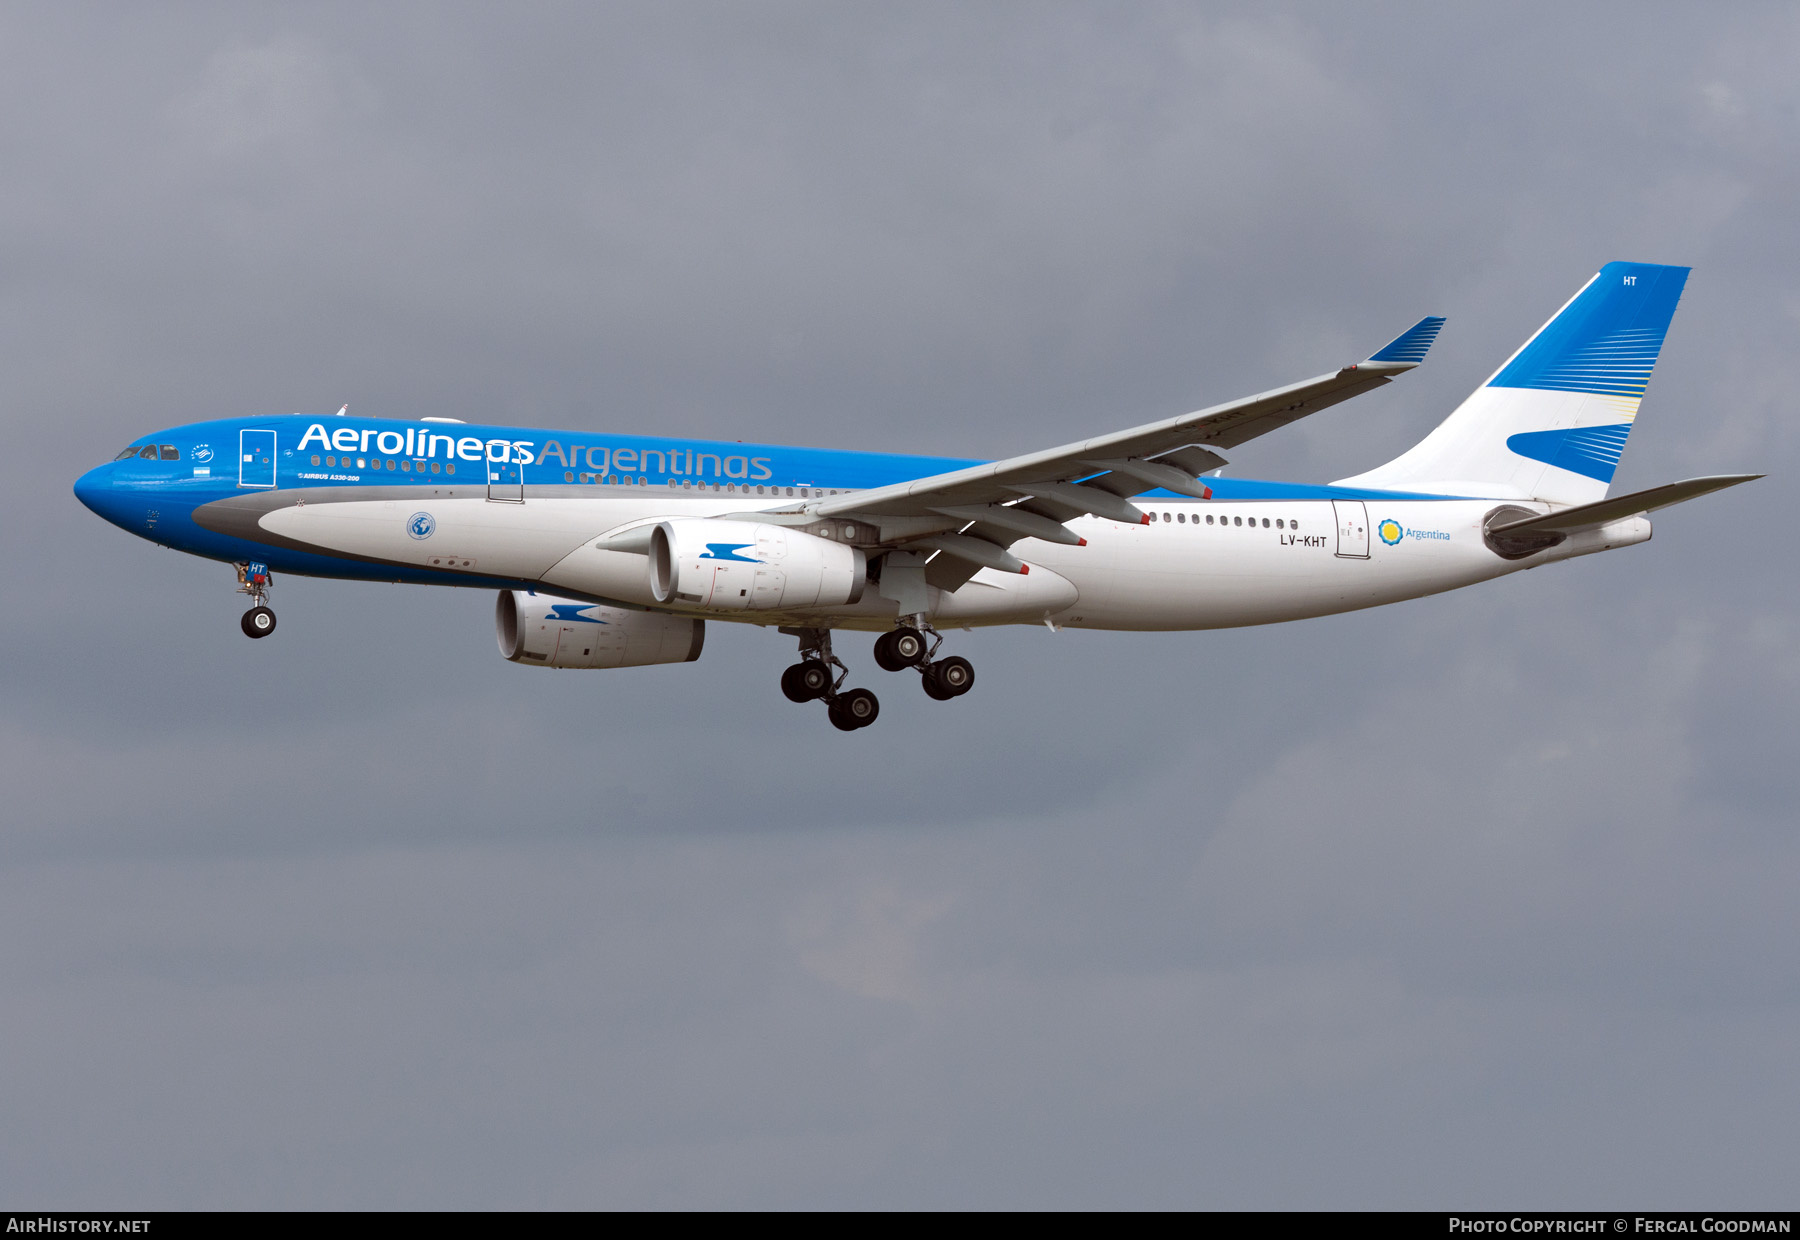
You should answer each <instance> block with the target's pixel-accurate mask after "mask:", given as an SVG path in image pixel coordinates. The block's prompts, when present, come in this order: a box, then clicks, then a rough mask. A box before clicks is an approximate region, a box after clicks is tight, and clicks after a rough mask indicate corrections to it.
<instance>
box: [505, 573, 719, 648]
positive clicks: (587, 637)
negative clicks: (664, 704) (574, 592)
mask: <svg viewBox="0 0 1800 1240" xmlns="http://www.w3.org/2000/svg"><path fill="white" fill-rule="evenodd" d="M494 628H495V630H496V632H497V635H498V636H499V639H500V653H501V654H503V655H505V656H506V657H507V658H509V659H511V660H512V661H513V662H514V663H523V664H525V665H526V666H528V667H530V666H537V667H645V666H648V665H649V664H652V663H691V662H693V661H694V660H695V659H698V658H699V657H700V647H701V646H702V645H704V644H705V641H706V621H704V620H695V619H692V618H690V617H687V616H665V615H663V614H662V613H660V612H654V611H630V610H627V609H626V608H623V607H604V606H602V605H600V604H598V603H583V602H578V601H577V600H575V599H567V598H553V597H551V596H550V595H548V594H532V593H529V592H527V591H525V590H502V591H501V592H500V598H499V601H498V603H497V604H496V606H495V608H494Z"/></svg>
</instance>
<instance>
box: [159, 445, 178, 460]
mask: <svg viewBox="0 0 1800 1240" xmlns="http://www.w3.org/2000/svg"><path fill="white" fill-rule="evenodd" d="M157 451H159V452H161V453H162V459H163V460H165V461H179V460H180V459H181V449H180V448H177V447H176V446H175V445H174V444H172V443H166V444H163V445H161V446H160V447H159V448H158V449H157Z"/></svg>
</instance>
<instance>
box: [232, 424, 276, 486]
mask: <svg viewBox="0 0 1800 1240" xmlns="http://www.w3.org/2000/svg"><path fill="white" fill-rule="evenodd" d="M238 485H239V486H241V487H272V486H274V485H275V432H274V431H239V432H238Z"/></svg>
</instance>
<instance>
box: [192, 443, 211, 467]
mask: <svg viewBox="0 0 1800 1240" xmlns="http://www.w3.org/2000/svg"><path fill="white" fill-rule="evenodd" d="M194 459H195V460H196V461H199V462H200V463H201V464H202V465H204V464H206V462H208V461H210V460H212V448H210V447H209V446H207V445H206V444H203V443H200V444H195V445H194Z"/></svg>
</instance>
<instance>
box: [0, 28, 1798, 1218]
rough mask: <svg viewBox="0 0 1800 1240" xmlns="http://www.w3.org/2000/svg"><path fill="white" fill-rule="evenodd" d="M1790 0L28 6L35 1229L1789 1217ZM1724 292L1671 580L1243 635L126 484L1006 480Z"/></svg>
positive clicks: (17, 913)
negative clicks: (871, 638) (518, 441)
mask: <svg viewBox="0 0 1800 1240" xmlns="http://www.w3.org/2000/svg"><path fill="white" fill-rule="evenodd" d="M1796 63H1800V17H1797V16H1796V13H1795V10H1794V9H1793V7H1792V6H1790V5H1775V4H1771V5H1753V4H1744V5H1733V6H1728V7H1726V8H1719V7H1704V8H1703V7H1701V6H1686V5H1671V6H1649V5H1644V4H1632V5H1610V6H1609V5H1570V4H1562V3H1559V4H1553V5H1542V6H1538V7H1535V8H1534V7H1530V6H1521V5H1509V6H1491V7H1489V8H1486V9H1477V8H1475V7H1473V6H1461V5H1451V6H1405V7H1382V6H1316V7H1314V6H1302V7H1291V8H1282V7H1278V6H1270V5H1262V4H1259V5H1254V6H1249V7H1245V8H1241V9H1233V8H1231V7H1227V6H1198V5H1120V4H1107V5H1099V4H1093V5H1052V4H1047V3H1031V4H1023V3H1018V4H999V3H996V4H987V5H979V6H973V5H966V4H945V5H932V4H923V3H911V4H905V5H898V4H883V5H852V4H842V3H839V4H820V5H780V4H754V5H752V4H735V3H734V4H717V5H671V4H666V3H658V4H646V5H641V6H626V5H593V4H570V5H551V6H543V5H540V6H536V7H528V6H521V5H507V6H493V5H476V6H466V7H456V6H451V5H444V4H432V5H421V6H417V7H409V6H400V5H386V6H369V5H365V4H352V5H341V6H333V5H325V4H308V5H302V6H293V7H260V6H254V5H246V4H228V5H220V6H201V5H189V6H173V5H160V6H123V5H110V6H100V7H91V8H81V7H77V6H73V5H67V4H54V5H52V4H44V5H35V6H33V5H8V6H5V7H3V8H0V169H3V170H4V171H0V380H3V386H4V392H5V396H4V400H3V402H0V419H3V421H0V425H3V426H4V429H5V435H6V442H7V445H8V449H9V459H11V461H12V462H13V464H12V466H11V468H10V471H9V472H10V479H11V481H10V483H9V485H7V486H6V487H4V488H0V521H3V522H4V529H5V535H4V539H3V540H0V550H3V553H4V556H5V564H4V568H5V574H6V581H7V583H8V585H7V588H6V600H7V606H6V607H5V608H4V609H0V651H3V653H0V661H3V662H0V666H3V667H4V677H3V680H0V780H3V781H4V783H3V787H4V789H5V796H4V801H3V802H0V804H3V805H4V809H3V810H0V820H3V828H0V994H3V995H4V1000H3V1001H0V1115H4V1116H5V1120H4V1123H0V1200H4V1201H5V1202H7V1203H9V1204H11V1205H13V1206H14V1207H17V1208H25V1207H27V1206H29V1207H30V1208H32V1209H40V1208H71V1207H80V1206H87V1207H101V1206H111V1207H171V1208H180V1207H195V1208H205V1207H305V1206H339V1207H385V1206H399V1207H451V1208H454V1207H577V1208H579V1207H611V1206H1092V1207H1105V1206H1165V1207H1271V1206H1290V1207H1312V1208H1319V1207H1334V1206H1347V1207H1358V1206H1361V1207H1382V1206H1388V1207H1437V1208H1449V1207H1453V1206H1454V1207H1477V1206H1488V1207H1495V1208H1504V1207H1519V1206H1528V1205H1529V1206H1541V1207H1565V1208H1576V1207H1602V1208H1639V1209H1647V1208H1656V1207H1665V1208H1673V1207H1690V1208H1701V1207H1704V1208H1710V1209H1718V1208H1722V1207H1732V1206H1737V1207H1756V1206H1762V1207H1771V1206H1781V1205H1785V1206H1787V1207H1790V1208H1791V1207H1792V1206H1793V1205H1794V1187H1793V1185H1794V1168H1795V1166H1796V1165H1800V1138H1797V1137H1796V1135H1795V1126H1794V1116H1795V1114H1796V1113H1797V1112H1800V1056H1796V1054H1795V1030H1796V1029H1797V1028H1800V912H1796V908H1795V892H1796V889H1797V886H1800V841H1797V838H1796V818H1797V817H1800V815H1796V812H1795V807H1796V804H1797V802H1800V762H1797V761H1796V755H1795V737H1796V735H1800V718H1797V714H1800V711H1797V708H1796V701H1797V700H1800V699H1797V695H1800V653H1797V651H1800V644H1797V639H1800V631H1797V630H1800V609H1797V607H1796V604H1797V603H1800V588H1797V586H1796V573H1795V569H1796V563H1797V561H1800V557H1797V556H1796V553H1795V550H1794V548H1793V546H1792V541H1793V540H1792V537H1791V534H1790V533H1789V532H1788V530H1787V518H1788V516H1789V515H1790V514H1789V513H1788V512H1787V510H1786V506H1785V504H1783V503H1782V502H1781V500H1780V496H1781V495H1783V494H1785V493H1786V486H1787V483H1786V481H1785V480H1786V478H1788V477H1791V476H1792V473H1793V469H1794V467H1795V465H1796V463H1797V461H1800V436H1797V435H1796V430H1795V427H1796V420H1795V417H1794V413H1793V406H1794V401H1793V397H1792V390H1793V388H1794V377H1793V369H1794V366H1795V364H1796V356H1797V352H1796V343H1797V336H1800V331H1797V329H1800V294H1797V293H1796V291H1795V276H1796V270H1797V266H1800V231H1797V228H1800V226H1797V225H1796V221H1797V220H1800V75H1796V73H1795V72H1794V66H1795V64H1796ZM1611 259H1628V260H1633V261H1641V262H1656V263H1680V264H1690V265H1692V266H1693V267H1694V273H1693V275H1692V277H1691V278H1690V280H1689V282H1688V286H1687V292H1686V295H1685V297H1684V299H1683V301H1682V305H1681V309H1680V311H1679V312H1678V314H1677V315H1676V318H1675V322H1674V325H1673V328H1672V330H1671V332H1670V335H1669V337H1668V342H1667V345H1666V347H1665V349H1664V351H1663V354H1662V360H1661V362H1660V364H1659V366H1658V368H1657V373H1656V377H1655V379H1654V381H1653V382H1652V384H1651V387H1650V391H1649V394H1648V398H1647V399H1646V401H1645V402H1644V406H1643V410H1642V413H1641V415H1640V417H1639V419H1638V429H1637V434H1636V435H1634V436H1633V437H1632V442H1631V444H1630V447H1629V449H1628V450H1627V452H1626V454H1625V458H1624V463H1623V466H1622V468H1621V470H1620V473H1619V476H1618V479H1617V484H1618V486H1617V489H1618V490H1621V491H1623V490H1635V489H1640V488H1642V487H1647V486H1652V485H1656V484H1658V483H1662V482H1666V481H1670V480H1673V479H1676V478H1681V477H1688V476H1693V475H1697V474H1709V473H1726V472H1738V471H1743V472H1766V473H1768V474H1770V475H1772V477H1770V478H1769V479H1768V480H1766V481H1764V482H1760V483H1756V484H1753V485H1751V486H1747V487H1743V488H1739V489H1737V490H1733V491H1731V492H1728V493H1725V494H1722V495H1717V496H1712V497H1709V498H1705V499H1702V500H1699V501H1696V502H1694V503H1692V504H1690V505H1686V506H1682V507H1680V508H1676V509H1673V510H1670V511H1667V512H1664V513H1662V514H1659V515H1658V516H1657V517H1656V518H1655V524H1656V537H1655V539H1654V541H1652V542H1651V543H1649V544H1648V545H1645V546H1640V547H1636V548H1633V549H1630V550H1624V551H1619V552H1614V553H1611V554H1607V555H1604V556H1598V557H1593V558H1588V559H1582V560H1577V561H1575V562H1572V563H1569V564H1563V565H1558V566H1553V567H1550V568H1546V569H1544V570H1543V571H1541V572H1532V573H1529V574H1524V575H1521V576H1519V577H1516V578H1512V579H1508V580H1503V581H1499V582H1495V583H1490V584H1487V585H1483V586H1477V587H1474V588H1472V589H1469V590H1465V591H1461V592H1458V593H1455V594H1451V595H1448V596H1444V597H1439V598H1434V599H1427V600H1422V601H1418V602H1413V603H1406V604H1401V605H1399V606H1394V607H1388V608H1383V609H1379V610H1377V611H1373V612H1367V613H1362V614H1358V615H1352V616H1341V617H1335V618H1326V619H1320V620H1312V621H1306V622H1303V623H1298V624H1289V625H1282V626H1277V627H1273V628H1267V629H1258V630H1244V631H1235V632H1218V633H1193V634H1158V635H1130V634H1103V633H1074V632H1065V633H1061V634H1052V633H1050V632H1048V631H1046V630H1045V629H1042V628H1037V629H1030V628H1021V629H1011V630H993V631H986V632H980V633H975V634H970V635H961V634H958V635H956V636H955V637H954V638H953V640H952V646H953V648H954V650H955V651H956V652H958V653H962V654H965V655H967V656H968V657H969V658H971V659H972V660H973V661H974V662H975V665H976V667H977V669H978V672H979V681H978V684H977V685H976V688H975V689H974V691H973V692H972V693H971V694H969V695H968V696H967V697H965V698H962V699H959V700H958V701H956V702H954V703H935V702H932V701H930V700H928V699H926V698H925V697H924V695H923V694H921V693H919V692H918V691H917V690H916V688H913V687H912V686H911V685H910V684H907V683H905V682H903V681H902V680H901V679H900V678H898V677H887V676H886V675H885V674H884V673H881V672H879V671H877V670H875V668H874V665H873V661H872V659H871V658H870V657H869V654H868V651H867V648H866V645H865V644H864V643H865V639H863V638H860V637H858V638H853V639H850V640H847V641H845V642H843V643H842V644H841V646H840V650H841V651H842V653H844V654H845V656H846V658H847V660H848V661H850V662H851V663H852V666H853V668H854V669H855V670H856V673H857V675H856V681H857V683H863V684H868V685H870V686H871V687H873V688H875V689H876V690H878V691H879V692H880V693H881V694H882V700H883V710H882V717H881V721H880V723H879V724H878V725H877V726H876V727H874V728H871V729H869V730H867V731H863V732H858V733H856V734H854V735H849V736H846V735H843V734H840V733H838V732H836V731H835V730H834V729H832V728H830V727H829V726H828V724H827V723H826V720H825V718H824V712H823V711H822V710H819V709H817V708H816V707H811V708H808V707H799V706H795V705H792V704H791V703H789V702H787V701H786V700H785V699H784V698H783V697H782V696H781V695H780V692H779V690H778V688H777V685H776V680H777V676H778V674H779V673H780V671H781V669H782V668H783V667H784V666H786V665H787V664H788V663H789V662H791V660H792V653H793V651H792V642H791V639H787V638H780V637H777V636H776V635H775V634H774V633H772V632H763V631H761V630H756V629H742V630H740V629H737V628H735V627H733V626H726V625H717V624H715V625H711V626H710V627H709V632H708V639H707V646H706V652H705V657H704V658H703V659H701V660H700V661H699V662H698V663H696V664H692V665H682V666H678V667H665V668H643V669H630V670H624V671H616V672H563V673H554V672H547V671H544V670H541V669H525V668H520V667H517V666H514V665H512V664H509V663H506V662H504V661H503V660H502V659H501V658H500V657H499V656H498V654H497V653H496V651H495V645H494V638H493V628H492V618H491V617H492V610H493V600H492V596H491V595H489V594H484V593H480V592H473V591H470V592H458V591H447V590H438V589H429V588H422V587H401V586H384V585H363V584H351V583H335V582H325V581H312V580H306V579H300V578H292V579H289V578H283V579H281V580H280V581H279V582H278V584H277V589H276V591H275V594H274V596H273V599H272V601H273V604H274V606H275V608H276V610H277V611H278V612H279V614H280V616H281V629H280V632H279V633H278V634H277V635H276V636H275V637H273V638H272V639H270V640H268V641H263V642H255V643H252V642H249V641H246V640H245V639H244V638H243V636H242V635H241V634H240V633H239V631H238V628H237V617H238V615H239V613H240V612H241V610H242V608H243V601H242V599H241V598H240V597H239V596H238V595H236V594H235V593H233V591H232V584H233V583H232V578H231V572H230V569H229V568H228V567H226V566H222V565H217V564H213V563H211V562H208V561H202V560H198V559H193V558H190V557H186V556H181V555H179V554H177V553H174V552H170V551H165V550H160V549H157V548H155V547H154V546H152V545H151V544H149V543H146V542H143V541H140V540H137V539H134V538H132V537H130V536H128V535H127V534H125V533H124V532H123V531H120V530H118V529H115V528H113V527H111V526H109V525H107V524H105V523H104V522H102V521H100V520H98V519H97V518H95V517H94V516H92V515H91V514H90V513H88V512H87V511H86V510H85V509H83V508H82V507H81V506H80V505H79V504H78V503H77V502H76V501H75V499H74V498H73V496H72V494H71V493H70V490H69V487H70V484H71V483H72V482H73V480H74V479H75V477H76V476H77V475H78V474H80V473H81V472H83V471H84V470H86V469H88V468H89V467H91V466H93V465H95V464H97V463H99V462H101V461H103V460H106V459H108V458H110V457H111V456H112V454H113V453H114V452H116V450H117V449H118V448H119V446H121V445H122V444H124V443H126V442H128V441H129V440H130V439H132V438H133V437H136V436H138V435H142V434H147V433H149V432H151V431H153V430H156V429H159V428H162V427H166V426H170V425H174V424H179V423H182V422H188V421H194V420H199V419H203V418H214V417H228V416H236V415H240V414H251V413H270V412H289V411H295V410H305V411H315V412H320V413H324V412H329V411H332V410H335V409H336V408H337V407H338V406H339V405H340V404H343V403H344V402H346V401H348V402H349V403H350V406H351V408H352V410H354V411H355V412H358V413H363V414H371V415H378V416H391V417H397V418H411V417H417V416H422V415H437V416H450V417H460V418H465V419H482V420H493V421H509V422H515V423H518V424H521V425H535V426H550V427H559V428H566V429H573V430H583V431H596V432H598V431H608V432H637V433H654V434H676V435H694V436H706V437H717V438H723V439H737V438H744V439H760V440H765V441H776V442H793V443H804V444H815V445H820V446H825V447H841V448H864V449H884V450H895V451H919V452H927V453H934V454H943V455H952V456H983V455H1001V454H1012V453H1017V452H1021V451H1027V450H1030V449H1035V448H1042V447H1048V446H1051V445H1054V444H1057V443H1060V442H1064V441H1067V440H1070V439H1073V438H1077V437H1082V436H1086V435H1089V434H1093V433H1097V432H1100V431H1104V430H1109V429H1114V428H1120V427H1125V426H1130V425H1133V424H1136V423H1140V422H1144V421H1148V420H1151V419H1154V418H1161V417H1166V416H1169V415H1172V414H1175V413H1179V412H1184V411H1186V410H1189V409H1193V408H1198V407H1201V406H1203V405H1206V404H1210V403H1214V402H1216V401H1221V400H1226V399H1230V398H1233V397H1236V396H1241V395H1245V394H1247V393H1250V392H1254V391H1259V390H1262V389H1264V388H1267V387H1271V386H1275V385H1276V384H1279V383H1283V382H1288V381H1292V380H1296V379H1300V378H1303V377H1306V376H1309V375H1313V374H1317V373H1319V372H1321V371H1323V370H1329V369H1331V368H1333V367H1336V366H1338V365H1341V364H1344V363H1346V362H1349V361H1352V360H1354V359H1356V358H1360V357H1363V356H1366V355H1367V353H1368V352H1369V351H1370V350H1371V349H1373V348H1375V347H1377V346H1379V345H1380V344H1381V343H1383V342H1384V341H1386V340H1387V339H1389V338H1390V337H1391V336H1393V335H1394V334H1395V333H1396V332H1398V331H1399V330H1401V329H1402V328H1404V327H1406V326H1407V325H1409V324H1411V323H1412V322H1414V321H1416V320H1417V319H1418V318H1419V317H1420V316H1421V315H1424V314H1445V315H1448V316H1449V323H1448V325H1447V327H1446V328H1445V330H1444V334H1443V336H1442V337H1441V339H1440V341H1439V344H1438V346H1437V348H1436V349H1435V350H1434V352H1433V354H1432V357H1431V359H1430V360H1429V361H1428V362H1427V364H1426V365H1425V366H1424V367H1423V368H1422V369H1421V370H1420V371H1418V372H1415V373H1413V374H1410V375H1408V376H1406V377H1405V378H1404V379H1402V380H1401V381H1400V382H1398V383H1396V384H1395V385H1393V386H1391V387H1389V388H1386V389H1383V390H1382V391H1380V392H1378V393H1375V394H1372V395H1369V396H1365V397H1361V398H1359V399H1357V400H1355V401H1352V402H1350V403H1348V404H1346V405H1341V406H1338V407H1337V408H1334V409H1332V410H1329V411H1327V412H1326V413H1323V414H1320V415H1318V416H1317V417H1314V418H1310V419H1307V420H1306V421H1304V422H1302V423H1300V424H1297V425H1295V426H1293V427H1291V428H1289V429H1287V430H1285V431H1282V432H1280V433H1278V434H1276V435H1272V436H1269V437H1268V438H1266V439H1262V440H1258V441H1255V442H1254V443H1252V444H1249V445H1246V446H1245V447H1243V448H1241V449H1239V450H1237V451H1236V452H1234V453H1233V454H1231V455H1232V466H1231V472H1233V473H1235V474H1238V475H1246V476H1268V477H1280V478H1292V479H1297V480H1302V481H1313V482H1320V481H1328V480H1330V479H1332V478H1335V477H1340V476H1344V475H1347V474H1350V473H1354V472H1357V471H1360V470H1362V469H1365V468H1368V467H1370V466H1373V465H1375V464H1378V463H1380V462H1381V461H1384V460H1386V459H1388V458H1389V457H1391V456H1393V455H1395V454H1396V453H1398V452H1399V451H1401V450H1402V449H1404V448H1405V447H1406V446H1408V445H1410V444H1411V443H1413V442H1414V441H1416V440H1417V439H1418V438H1420V437H1421V436H1422V435H1423V434H1424V433H1425V432H1426V431H1427V430H1429V429H1430V428H1431V427H1432V426H1433V425H1435V424H1436V422H1437V421H1438V420H1439V419H1440V418H1441V417H1442V416H1443V415H1444V414H1445V413H1446V412H1447V411H1448V410H1449V409H1450V408H1452V407H1453V406H1454V405H1455V404H1456V402H1457V401H1458V400H1460V399H1461V397H1462V396H1463V395H1464V394H1466V393H1467V392H1468V391H1469V390H1470V389H1471V388H1473V387H1474V386H1475V385H1476V384H1478V383H1479V382H1481V381H1482V380H1483V379H1484V378H1485V377H1486V376H1487V375H1488V374H1489V373H1490V372H1491V371H1492V370H1493V369H1494V367H1495V366H1496V365H1498V363H1499V362H1500V361H1502V360H1503V359H1504V358H1505V357H1506V355H1507V354H1508V353H1509V352H1510V351H1511V350H1512V349H1514V348H1515V347H1516V346H1517V345H1518V344H1519V343H1520V342H1521V341H1522V340H1523V339H1524V338H1525V337H1526V336H1527V335H1528V334H1529V333H1530V332H1531V331H1533V330H1534V329H1535V328H1536V327H1537V326H1538V325H1539V324H1540V323H1542V322H1543V321H1544V319H1546V318H1547V317H1548V316H1549V315H1550V314H1551V313H1552V312H1553V311H1554V310H1555V309H1556V307H1557V306H1559V305H1560V304H1561V303H1562V302H1563V301H1564V300H1565V299H1566V298H1567V297H1569V296H1570V294H1572V293H1573V292H1574V291H1575V289H1576V288H1578V287H1579V286H1580V285H1581V283H1582V282H1583V281H1585V280H1586V279H1587V278H1588V277H1589V276H1590V275H1591V274H1592V273H1593V272H1594V271H1595V270H1596V269H1598V267H1599V266H1600V265H1601V264H1602V263H1604V262H1606V261H1608V260H1611Z"/></svg>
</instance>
